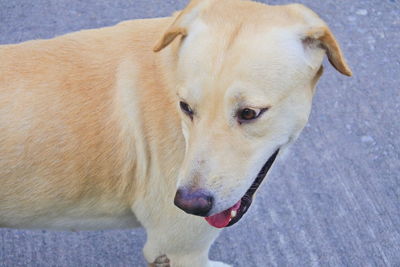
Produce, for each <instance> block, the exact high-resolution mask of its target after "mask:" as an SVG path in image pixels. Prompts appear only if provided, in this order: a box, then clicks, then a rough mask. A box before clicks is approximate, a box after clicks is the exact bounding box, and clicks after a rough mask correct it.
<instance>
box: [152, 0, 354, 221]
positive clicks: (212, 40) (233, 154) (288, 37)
mask: <svg viewBox="0 0 400 267" xmlns="http://www.w3.org/2000/svg"><path fill="white" fill-rule="evenodd" d="M174 40H175V41H174ZM171 43H172V44H171ZM170 44H171V47H169V50H168V52H166V53H169V56H170V59H171V60H169V63H170V64H171V66H169V67H170V68H171V70H172V72H173V73H174V79H176V82H177V85H178V87H177V108H178V109H180V113H181V117H182V118H181V119H182V131H183V135H184V137H185V140H186V152H185V153H186V155H185V159H184V162H183V164H182V167H181V171H180V175H179V180H178V187H177V188H178V190H177V194H176V197H175V204H176V205H177V206H178V207H180V208H181V209H183V210H184V211H186V212H188V213H191V214H195V215H200V216H208V217H206V219H207V221H208V222H209V223H210V224H211V225H213V226H215V227H225V226H230V225H232V224H234V223H235V222H237V221H238V220H239V219H240V218H241V217H242V216H243V214H244V213H245V212H246V211H247V209H248V207H249V205H250V204H251V199H252V197H253V194H254V192H255V190H256V189H257V187H258V186H259V184H260V183H261V181H262V179H263V178H264V176H265V174H266V173H267V171H268V169H269V168H270V167H271V165H272V163H273V162H274V160H275V158H276V157H277V155H279V153H280V151H282V150H283V149H285V148H286V147H287V146H288V145H289V144H290V143H292V142H293V141H294V140H295V139H296V138H297V137H298V135H299V134H300V132H301V130H302V129H303V127H304V126H305V124H306V122H307V120H308V116H309V113H310V109H311V102H312V98H313V94H314V87H315V85H316V83H317V81H318V79H319V77H320V76H321V74H322V61H323V57H324V55H325V54H326V55H327V56H328V59H329V61H330V62H331V63H332V65H333V66H334V67H335V68H336V69H337V70H338V71H339V72H341V73H342V74H345V75H348V76H350V75H351V71H350V69H349V67H348V66H347V64H346V62H345V59H344V57H343V55H342V52H341V51H340V48H339V45H338V43H337V42H336V40H335V38H334V36H333V34H332V33H331V31H330V30H329V28H328V27H327V26H326V24H325V23H324V22H323V21H322V20H321V19H320V18H319V17H318V16H317V15H316V14H315V13H314V12H312V11H311V10H309V9H308V8H306V7H304V6H302V5H287V6H267V5H264V4H261V3H255V2H249V1H240V0H194V1H192V2H191V3H190V4H189V5H188V7H187V8H186V9H185V10H183V11H182V12H180V13H179V14H178V15H177V17H176V19H175V21H174V23H173V24H172V25H171V26H170V27H169V28H168V29H167V31H166V33H165V34H164V35H163V36H162V38H161V40H160V41H159V42H158V43H157V44H156V47H155V48H154V50H155V51H160V50H162V49H164V48H165V47H167V46H169V45H170Z"/></svg>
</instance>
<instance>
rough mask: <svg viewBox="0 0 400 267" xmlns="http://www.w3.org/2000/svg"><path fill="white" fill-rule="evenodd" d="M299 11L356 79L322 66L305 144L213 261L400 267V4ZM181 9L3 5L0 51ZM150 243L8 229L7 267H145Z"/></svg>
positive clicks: (0, 238)
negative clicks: (308, 15)
mask: <svg viewBox="0 0 400 267" xmlns="http://www.w3.org/2000/svg"><path fill="white" fill-rule="evenodd" d="M287 2H289V1H286V0H268V3H269V4H283V3H287ZM299 2H301V3H304V4H306V5H307V6H309V7H311V8H312V9H313V10H315V11H316V12H317V13H319V14H320V15H321V16H322V18H324V19H325V20H326V21H327V22H328V23H329V25H330V26H331V28H332V30H333V32H334V33H335V34H336V36H337V38H338V39H339V41H340V43H341V45H342V48H343V50H344V54H345V55H346V57H347V59H348V62H349V64H350V66H351V67H352V69H353V72H354V77H353V78H347V77H344V76H341V75H339V74H338V73H337V72H335V71H334V70H333V68H332V67H330V66H328V64H326V68H325V70H326V71H325V74H324V76H323V78H322V80H321V81H320V83H319V86H318V88H319V90H318V92H317V95H316V97H315V100H314V106H313V111H312V115H311V118H310V122H309V124H308V125H307V127H306V129H305V130H304V132H303V134H302V135H301V137H300V138H299V140H298V142H297V143H296V145H294V146H293V148H292V150H291V152H290V153H289V154H288V155H287V156H286V159H284V160H281V161H279V162H278V164H276V166H275V167H274V169H273V170H272V172H271V173H270V176H269V179H268V180H267V182H265V183H264V185H263V187H262V188H261V189H260V191H259V193H258V195H257V198H256V201H255V203H254V204H253V205H252V208H251V210H250V212H248V213H247V215H246V216H245V218H244V219H243V220H242V221H241V222H239V223H238V224H236V225H235V226H234V227H232V228H230V229H226V230H224V231H223V232H222V234H221V236H220V237H219V239H218V240H217V241H216V243H215V244H214V245H213V247H212V249H211V252H210V257H211V258H212V259H217V260H222V261H225V262H227V263H231V264H233V265H234V266H240V267H241V266H400V179H399V176H400V138H399V133H400V119H399V117H400V90H399V89H400V85H399V83H400V3H399V1H398V0H392V1H390V0H380V1H377V0H353V1H346V0H326V1H315V0H314V1H313V0H300V1H299ZM185 3H186V1H184V0H176V1H174V0H168V1H164V0H147V1H146V0H107V1H106V0H86V1H83V0H54V1H52V0H35V1H31V0H15V1H10V0H0V43H3V44H5V43H16V42H21V41H25V40H29V39H37V38H50V37H53V36H55V35H60V34H63V33H67V32H71V31H76V30H80V29H86V28H95V27H101V26H106V25H112V24H115V23H117V22H119V21H121V20H127V19H135V18H145V17H155V16H167V15H169V14H171V13H172V12H173V11H174V10H177V9H180V8H182V7H184V5H185ZM0 60H1V59H0ZM0 149H1V148H0ZM0 183H1V181H0ZM0 186H1V184H0ZM144 242H145V233H144V231H143V230H141V229H136V230H131V231H98V232H52V231H21V230H8V229H2V230H0V266H145V261H144V258H143V256H142V254H141V248H142V246H143V244H144Z"/></svg>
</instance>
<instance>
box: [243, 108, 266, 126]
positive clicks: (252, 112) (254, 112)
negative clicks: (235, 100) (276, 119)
mask: <svg viewBox="0 0 400 267" xmlns="http://www.w3.org/2000/svg"><path fill="white" fill-rule="evenodd" d="M266 110H267V108H264V109H252V108H244V109H240V110H239V111H238V114H237V117H238V121H239V122H240V123H241V122H246V121H251V120H254V119H257V118H258V117H260V115H261V114H262V113H264V112H265V111H266Z"/></svg>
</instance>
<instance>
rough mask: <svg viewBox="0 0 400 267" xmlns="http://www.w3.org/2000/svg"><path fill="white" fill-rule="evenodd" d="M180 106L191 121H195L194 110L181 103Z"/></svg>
mask: <svg viewBox="0 0 400 267" xmlns="http://www.w3.org/2000/svg"><path fill="white" fill-rule="evenodd" d="M179 106H180V107H181V110H182V111H183V112H184V113H185V114H186V115H188V116H189V117H190V118H191V119H193V110H192V108H191V107H190V106H189V105H188V104H187V103H185V102H183V101H181V102H179Z"/></svg>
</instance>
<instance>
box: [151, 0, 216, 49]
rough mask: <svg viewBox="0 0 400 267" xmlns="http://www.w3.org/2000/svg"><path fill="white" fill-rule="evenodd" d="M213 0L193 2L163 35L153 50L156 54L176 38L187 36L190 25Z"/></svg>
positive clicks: (193, 0)
mask: <svg viewBox="0 0 400 267" xmlns="http://www.w3.org/2000/svg"><path fill="white" fill-rule="evenodd" d="M210 1H212V0H192V1H191V2H190V3H189V4H188V5H187V7H186V8H185V9H184V10H183V11H181V12H180V13H179V15H178V16H177V17H176V19H175V21H174V22H173V23H172V25H171V26H169V28H168V29H167V31H166V32H165V33H164V34H163V36H162V37H161V39H160V40H159V41H158V42H157V43H156V45H155V46H154V48H153V51H154V52H158V51H161V50H162V49H163V48H165V47H166V46H168V45H169V44H170V43H172V41H173V40H175V38H176V37H178V36H182V37H185V36H186V35H187V30H188V27H189V26H190V24H191V23H192V22H193V21H194V20H195V19H196V18H197V17H198V15H199V13H200V11H201V10H202V9H204V8H205V6H206V5H207V4H208V3H209V2H210Z"/></svg>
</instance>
